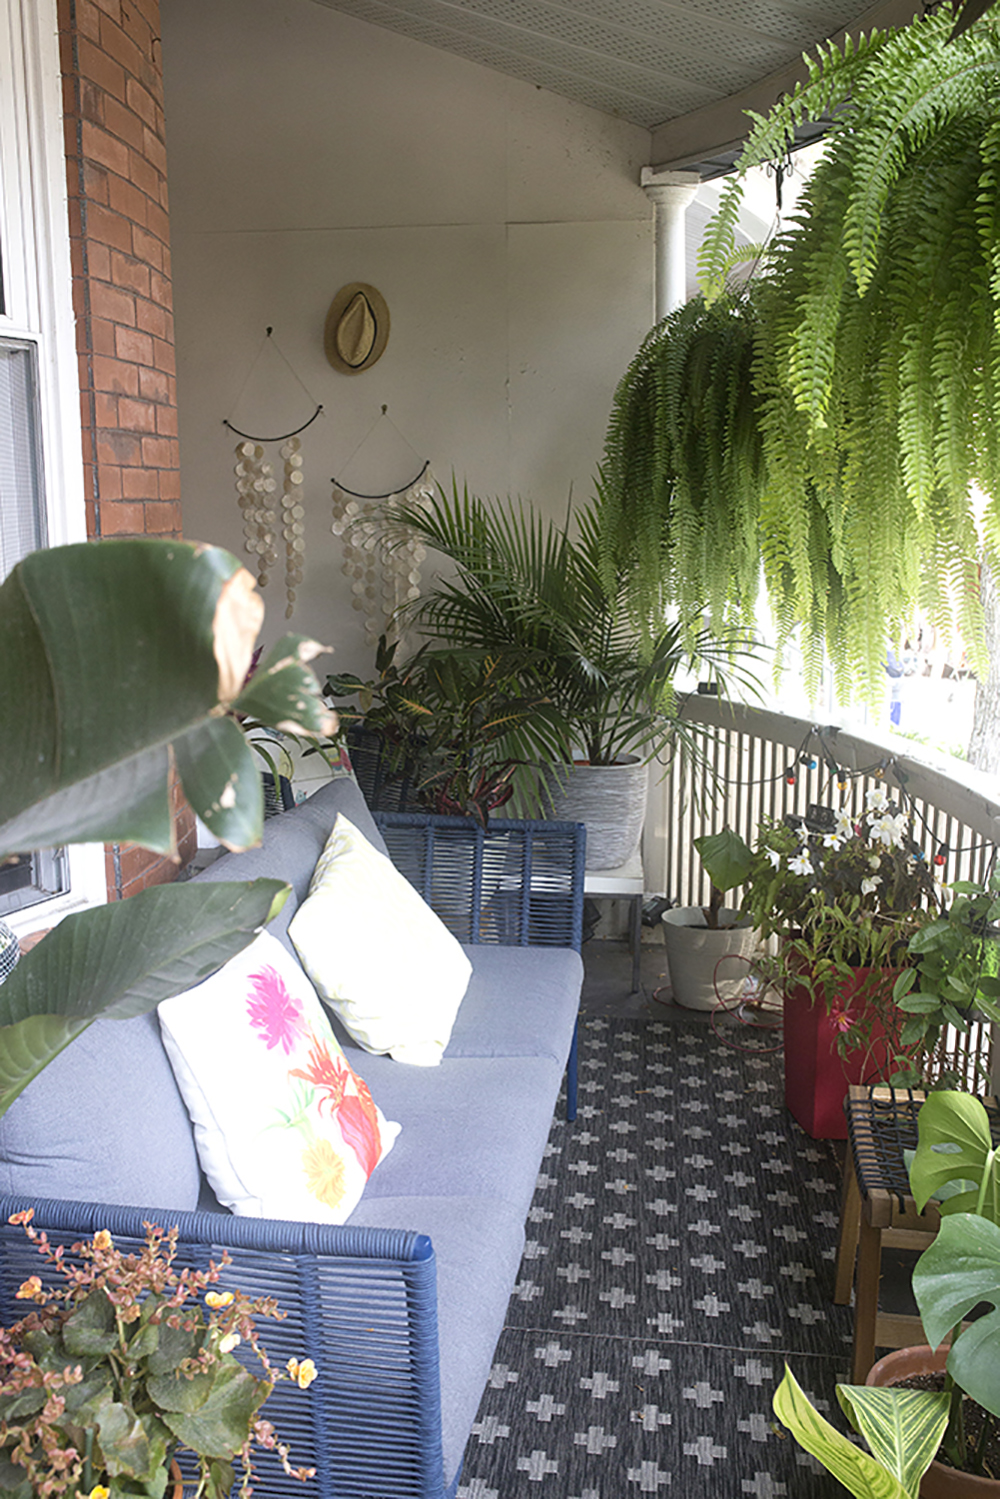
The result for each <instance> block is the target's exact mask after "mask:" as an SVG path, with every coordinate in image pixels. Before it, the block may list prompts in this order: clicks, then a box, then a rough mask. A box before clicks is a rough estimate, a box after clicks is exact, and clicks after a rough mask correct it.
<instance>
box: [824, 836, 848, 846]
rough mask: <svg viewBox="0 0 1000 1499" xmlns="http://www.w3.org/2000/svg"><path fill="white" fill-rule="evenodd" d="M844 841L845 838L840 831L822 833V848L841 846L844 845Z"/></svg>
mask: <svg viewBox="0 0 1000 1499" xmlns="http://www.w3.org/2000/svg"><path fill="white" fill-rule="evenodd" d="M846 842H847V839H846V838H844V837H843V836H842V835H841V834H840V833H824V834H823V847H824V848H832V849H838V848H843V846H844V844H845V843H846Z"/></svg>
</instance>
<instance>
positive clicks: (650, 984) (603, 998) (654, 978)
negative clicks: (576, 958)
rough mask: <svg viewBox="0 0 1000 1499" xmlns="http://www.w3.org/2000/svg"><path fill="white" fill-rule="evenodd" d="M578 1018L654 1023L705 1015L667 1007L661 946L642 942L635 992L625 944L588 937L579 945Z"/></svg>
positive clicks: (660, 943)
mask: <svg viewBox="0 0 1000 1499" xmlns="http://www.w3.org/2000/svg"><path fill="white" fill-rule="evenodd" d="M583 967H584V979H583V993H582V995H581V998H580V1013H581V1014H582V1015H607V1016H618V1017H619V1018H621V1019H630V1018H633V1017H640V1016H641V1017H642V1018H643V1019H647V1020H649V1019H657V1020H671V1019H673V1020H680V1019H683V1020H702V1021H704V1022H705V1023H706V1024H707V1023H708V1018H709V1017H708V1013H707V1012H706V1011H703V1010H688V1009H684V1008H682V1007H681V1006H680V1005H675V1004H673V1003H671V999H670V985H669V982H668V979H667V973H666V968H667V956H666V950H665V948H664V946H663V943H662V942H648V943H647V942H644V943H643V945H642V955H641V959H640V965H639V974H640V981H639V984H640V986H639V989H638V991H637V992H636V993H635V994H633V993H632V992H631V989H632V954H631V951H630V949H629V945H628V943H627V942H610V941H602V940H600V939H598V938H596V937H592V938H591V940H590V941H589V942H585V943H584V944H583Z"/></svg>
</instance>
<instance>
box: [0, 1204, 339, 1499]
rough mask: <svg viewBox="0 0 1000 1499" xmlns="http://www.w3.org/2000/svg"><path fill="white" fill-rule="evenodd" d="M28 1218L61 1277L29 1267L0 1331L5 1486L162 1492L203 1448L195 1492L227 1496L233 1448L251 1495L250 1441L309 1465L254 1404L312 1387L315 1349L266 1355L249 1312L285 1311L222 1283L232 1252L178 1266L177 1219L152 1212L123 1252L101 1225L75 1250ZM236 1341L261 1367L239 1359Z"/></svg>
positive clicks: (42, 1491)
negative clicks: (16, 1307)
mask: <svg viewBox="0 0 1000 1499" xmlns="http://www.w3.org/2000/svg"><path fill="white" fill-rule="evenodd" d="M31 1218H32V1212H31V1211H30V1210H29V1211H27V1212H23V1213H16V1214H15V1215H14V1216H13V1217H12V1218H11V1219H10V1222H11V1223H16V1224H22V1225H23V1227H24V1230H25V1233H26V1234H27V1236H28V1238H29V1239H30V1240H31V1241H32V1242H33V1243H34V1244H35V1245H36V1247H37V1249H38V1252H39V1254H40V1255H41V1256H42V1258H43V1260H44V1261H45V1262H46V1265H47V1266H48V1267H49V1270H50V1271H52V1272H55V1277H54V1278H55V1279H56V1284H55V1285H54V1286H53V1285H49V1286H47V1285H45V1284H44V1283H43V1280H42V1277H41V1276H40V1275H31V1276H29V1277H28V1278H27V1280H25V1281H24V1283H23V1284H22V1285H21V1287H20V1289H19V1290H18V1291H17V1293H16V1295H17V1298H18V1299H19V1300H21V1301H26V1302H31V1303H33V1305H32V1307H31V1309H30V1310H29V1311H28V1313H27V1315H26V1316H25V1317H23V1318H22V1319H21V1320H20V1321H19V1322H16V1323H14V1324H13V1326H11V1327H9V1328H4V1329H0V1489H3V1491H4V1492H5V1493H9V1494H11V1495H12V1496H13V1499H31V1496H32V1495H38V1496H50V1495H51V1496H62V1495H67V1496H73V1499H76V1496H80V1499H126V1496H135V1495H143V1496H148V1499H163V1495H164V1494H165V1492H166V1486H167V1468H168V1465H169V1462H170V1459H171V1457H172V1456H173V1454H174V1452H175V1451H176V1450H177V1449H178V1448H187V1449H189V1450H190V1451H192V1452H194V1453H195V1454H196V1455H197V1458H198V1488H197V1499H224V1496H226V1495H228V1494H229V1492H230V1489H231V1488H232V1486H233V1483H234V1481H235V1477H236V1472H235V1464H236V1461H237V1459H239V1460H240V1462H241V1464H242V1468H243V1474H242V1481H241V1485H240V1492H241V1493H242V1494H243V1495H244V1496H249V1495H250V1494H251V1493H252V1488H251V1480H252V1478H253V1471H254V1470H253V1461H252V1455H251V1454H252V1448H253V1447H254V1445H257V1446H258V1447H260V1448H263V1449H265V1450H268V1451H272V1452H275V1453H276V1455H277V1456H278V1458H279V1459H280V1461H281V1463H282V1466H283V1467H284V1470H285V1472H286V1473H287V1474H289V1475H290V1476H294V1477H297V1478H301V1479H307V1478H310V1477H312V1476H313V1470H311V1469H305V1468H298V1469H294V1468H292V1466H291V1464H290V1463H289V1459H288V1449H287V1447H285V1446H284V1445H283V1444H281V1443H279V1442H278V1440H277V1438H276V1436H275V1433H274V1429H273V1427H272V1426H271V1425H270V1423H269V1422H267V1421H264V1420H261V1419H260V1418H259V1416H258V1411H259V1409H260V1406H261V1405H262V1404H263V1402H264V1401H265V1400H266V1399H267V1397H268V1395H269V1394H270V1393H271V1390H272V1389H273V1388H274V1385H275V1382H276V1381H277V1380H278V1379H281V1378H287V1379H291V1380H294V1381H295V1382H296V1383H297V1384H298V1385H299V1386H300V1387H301V1388H303V1389H305V1388H307V1387H308V1386H309V1384H311V1383H312V1381H313V1379H315V1377H316V1368H315V1366H314V1365H313V1363H312V1361H311V1360H309V1359H304V1360H302V1361H301V1362H299V1361H297V1360H295V1359H290V1360H289V1362H288V1364H287V1366H286V1368H285V1369H284V1370H282V1371H278V1370H276V1369H274V1368H273V1367H272V1365H271V1364H270V1362H269V1360H268V1356H267V1353H266V1351H265V1349H264V1347H263V1344H262V1343H261V1342H260V1339H259V1335H258V1333H257V1329H256V1326H255V1320H254V1319H255V1318H257V1317H280V1316H281V1315H282V1313H281V1312H279V1310H278V1308H277V1305H276V1303H275V1302H274V1301H273V1300H272V1299H270V1298H267V1299H261V1298H258V1299H256V1300H254V1299H250V1298H249V1297H247V1296H244V1295H243V1294H242V1292H240V1291H228V1290H226V1291H219V1290H215V1289H214V1287H215V1285H216V1283H217V1282H218V1280H219V1272H220V1270H221V1269H222V1268H223V1267H224V1266H226V1265H227V1264H229V1262H230V1261H229V1256H228V1254H226V1253H223V1255H222V1258H221V1260H220V1261H219V1263H218V1264H216V1263H215V1262H214V1261H211V1262H210V1263H209V1267H208V1269H207V1270H189V1269H184V1270H180V1271H177V1270H176V1269H175V1268H174V1259H175V1255H176V1251H177V1230H176V1228H174V1229H171V1230H170V1231H169V1232H168V1233H165V1232H164V1230H163V1229H161V1228H157V1227H155V1226H154V1225H153V1224H149V1223H147V1224H146V1225H145V1227H146V1243H145V1246H144V1248H143V1249H142V1251H141V1253H139V1254H124V1253H122V1252H121V1251H120V1250H118V1249H117V1248H116V1247H115V1244H114V1241H113V1239H112V1237H111V1234H110V1233H108V1231H107V1230H106V1229H102V1230H100V1231H99V1232H98V1233H96V1234H94V1236H93V1238H92V1239H89V1240H86V1241H84V1242H82V1243H79V1244H74V1245H73V1246H72V1248H71V1249H70V1251H69V1255H67V1254H66V1253H65V1252H64V1250H63V1248H62V1247H61V1246H58V1247H57V1246H53V1245H52V1244H51V1243H50V1242H49V1240H48V1238H47V1236H46V1234H45V1233H44V1232H39V1231H37V1230H36V1229H35V1228H33V1227H32V1224H31ZM70 1256H72V1258H70ZM60 1281H61V1284H60V1283H59V1282H60ZM241 1342H242V1343H245V1344H247V1345H249V1347H250V1348H252V1350H253V1352H254V1354H255V1355H256V1357H257V1359H258V1360H259V1363H260V1367H261V1371H262V1372H261V1373H259V1374H257V1373H251V1372H250V1371H249V1370H248V1369H246V1368H244V1367H243V1365H242V1364H241V1363H240V1362H239V1361H238V1360H237V1359H236V1358H235V1357H234V1355H233V1350H234V1349H235V1348H236V1347H237V1345H239V1344H240V1343H241Z"/></svg>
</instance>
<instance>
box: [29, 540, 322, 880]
mask: <svg viewBox="0 0 1000 1499" xmlns="http://www.w3.org/2000/svg"><path fill="white" fill-rule="evenodd" d="M262 617H263V605H262V603H261V601H260V598H259V596H258V595H257V594H256V593H255V592H254V583H253V579H252V578H251V577H250V574H249V573H248V572H247V571H246V569H245V568H242V567H241V566H240V564H239V563H238V562H237V561H236V558H235V557H232V556H230V554H229V553H228V552H224V551H222V550H221V549H220V548H218V547H204V546H197V545H194V544H192V543H183V542H174V541H163V540H158V539H154V538H148V539H145V540H137V541H104V542H100V543H98V544H96V545H95V544H93V543H90V544H83V545H80V546H68V547H54V548H52V549H51V550H48V551H40V552H34V553H32V554H31V555H30V556H28V557H26V558H25V559H24V560H23V561H22V562H20V563H19V564H18V566H17V567H16V568H15V569H14V571H13V572H12V573H11V575H10V577H9V578H7V580H6V581H5V582H4V584H3V586H2V587H0V662H2V663H3V665H2V668H0V765H2V774H0V858H2V857H3V856H4V855H9V854H14V853H26V852H28V851H30V850H32V849H36V848H46V847H50V846H53V845H56V844H60V843H80V842H86V841H91V840H102V841H109V842H133V843H141V844H143V845H144V846H145V847H146V848H150V849H154V850H156V851H158V852H161V853H169V852H172V851H173V842H174V832H173V821H172V818H171V815H170V802H169V794H168V770H169V756H170V750H171V746H172V747H173V752H174V754H175V756H176V760H177V765H178V768H179V771H180V774H181V779H182V784H183V786H184V790H185V792H186V794H187V795H188V797H189V799H190V801H191V804H192V805H193V807H194V809H195V811H196V812H197V813H198V815H199V816H200V817H201V818H202V820H203V821H204V822H205V823H206V824H207V825H208V826H209V827H210V828H211V829H212V831H213V832H214V833H215V834H216V836H217V837H218V838H219V839H220V841H221V842H223V843H225V844H227V846H229V847H232V848H245V847H247V846H248V845H249V844H252V843H254V842H256V841H257V840H258V839H259V837H260V828H261V822H262V816H263V807H262V798H261V789H260V776H259V774H258V771H257V767H256V764H255V762H254V758H253V755H252V753H251V751H250V750H249V748H248V746H247V744H246V741H245V739H244V736H243V734H242V733H241V731H240V729H239V726H238V724H237V723H236V722H235V721H234V720H233V719H232V718H230V717H227V714H228V712H229V710H231V709H232V710H233V711H235V712H243V711H246V712H248V713H251V712H252V713H253V714H254V715H255V716H256V717H258V718H264V719H266V720H267V721H269V722H275V721H276V718H277V716H278V715H280V719H281V722H282V723H283V724H286V725H289V726H291V725H294V726H295V727H296V728H297V729H300V730H302V731H304V732H306V733H317V732H327V733H328V732H330V731H331V728H332V720H331V716H330V714H329V713H328V711H327V710H326V708H325V707H324V705H323V704H322V702H321V701H320V699H319V696H318V684H317V683H316V680H315V678H314V677H313V676H312V673H311V672H309V671H308V670H307V669H306V667H305V664H304V663H305V661H306V660H307V659H308V658H309V656H310V655H312V654H315V652H316V651H317V650H319V649H320V647H318V646H315V645H314V644H313V643H312V642H309V641H303V640H302V639H301V638H300V637H294V636H290V637H287V638H286V640H285V641H283V642H282V644H281V646H280V647H279V648H278V649H277V651H274V652H272V653H271V657H270V658H269V661H268V663H266V664H265V668H264V669H263V670H262V671H261V673H260V674H259V678H255V679H254V680H253V681H252V682H251V683H250V684H249V687H248V688H247V702H246V704H245V705H244V704H243V703H242V702H241V697H240V694H241V690H242V689H243V683H244V679H245V677H246V674H247V670H248V668H249V665H250V659H251V655H252V652H253V647H254V642H255V639H256V636H257V631H258V629H259V627H260V623H261V620H262Z"/></svg>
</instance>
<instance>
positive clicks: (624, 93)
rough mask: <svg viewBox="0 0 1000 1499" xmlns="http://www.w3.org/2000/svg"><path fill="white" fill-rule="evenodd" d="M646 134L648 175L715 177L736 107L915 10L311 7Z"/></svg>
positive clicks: (735, 134)
mask: <svg viewBox="0 0 1000 1499" xmlns="http://www.w3.org/2000/svg"><path fill="white" fill-rule="evenodd" d="M318 3H320V4H325V5H329V6H330V7H331V8H332V9H333V10H340V11H344V12H346V13H347V14H349V15H352V16H356V17H357V18H358V19H359V20H362V21H369V22H371V23H373V24H374V25H376V26H384V27H387V28H388V29H389V30H391V31H396V32H399V33H401V34H402V35H404V36H408V37H412V38H413V39H414V40H415V41H418V42H424V43H426V44H427V45H428V46H431V47H438V48H440V49H442V50H443V51H446V52H453V53H455V54H456V55H458V56H459V57H464V58H468V59H469V60H470V61H472V62H477V63H481V64H483V65H484V66H485V67H489V68H494V69H496V70H497V71H498V72H500V73H506V74H508V75H509V76H511V77H513V78H519V79H521V80H522V81H524V82H526V83H533V84H537V85H538V86H539V87H541V88H545V89H550V90H551V91H552V92H553V93H557V94H561V95H563V96H564V97H565V98H567V99H572V100H575V101H576V102H577V103H580V104H586V105H589V106H590V107H591V108H593V109H598V110H601V111H603V112H604V113H605V114H609V115H614V116H616V117H618V118H620V119H623V120H628V121H630V122H631V123H632V124H634V125H638V126H641V127H643V128H645V129H647V130H649V131H650V133H651V149H650V165H653V166H658V167H670V168H674V167H692V168H696V169H698V170H700V171H701V173H702V175H703V176H711V175H714V174H715V173H717V172H719V171H722V170H725V168H726V167H727V166H728V165H729V164H730V163H731V160H732V156H733V153H734V151H735V149H736V148H737V146H738V143H739V140H740V138H741V136H742V134H743V132H744V125H745V120H744V115H743V111H744V110H745V109H746V108H748V107H749V108H754V109H758V110H761V109H767V108H768V107H769V105H770V104H771V103H772V102H773V101H774V99H775V98H777V96H778V95H779V94H780V93H781V92H782V90H783V89H785V88H787V87H788V86H789V85H790V83H791V82H793V81H794V78H795V77H796V76H797V75H798V73H799V72H800V70H801V54H802V53H803V51H805V50H806V49H808V48H811V47H812V46H814V45H815V43H816V42H818V41H820V40H823V39H826V38H828V37H831V36H834V35H837V34H838V33H839V32H841V31H842V29H843V28H845V27H847V28H848V29H850V30H851V31H853V32H856V31H857V30H859V29H865V30H867V29H870V26H871V24H872V23H873V22H874V21H878V22H880V23H883V24H902V23H903V22H905V21H907V20H909V18H910V16H911V15H912V13H913V10H914V8H915V4H916V0H881V3H879V4H877V5H876V6H874V8H873V7H872V6H871V4H870V3H868V4H867V5H866V4H865V3H864V0H318Z"/></svg>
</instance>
